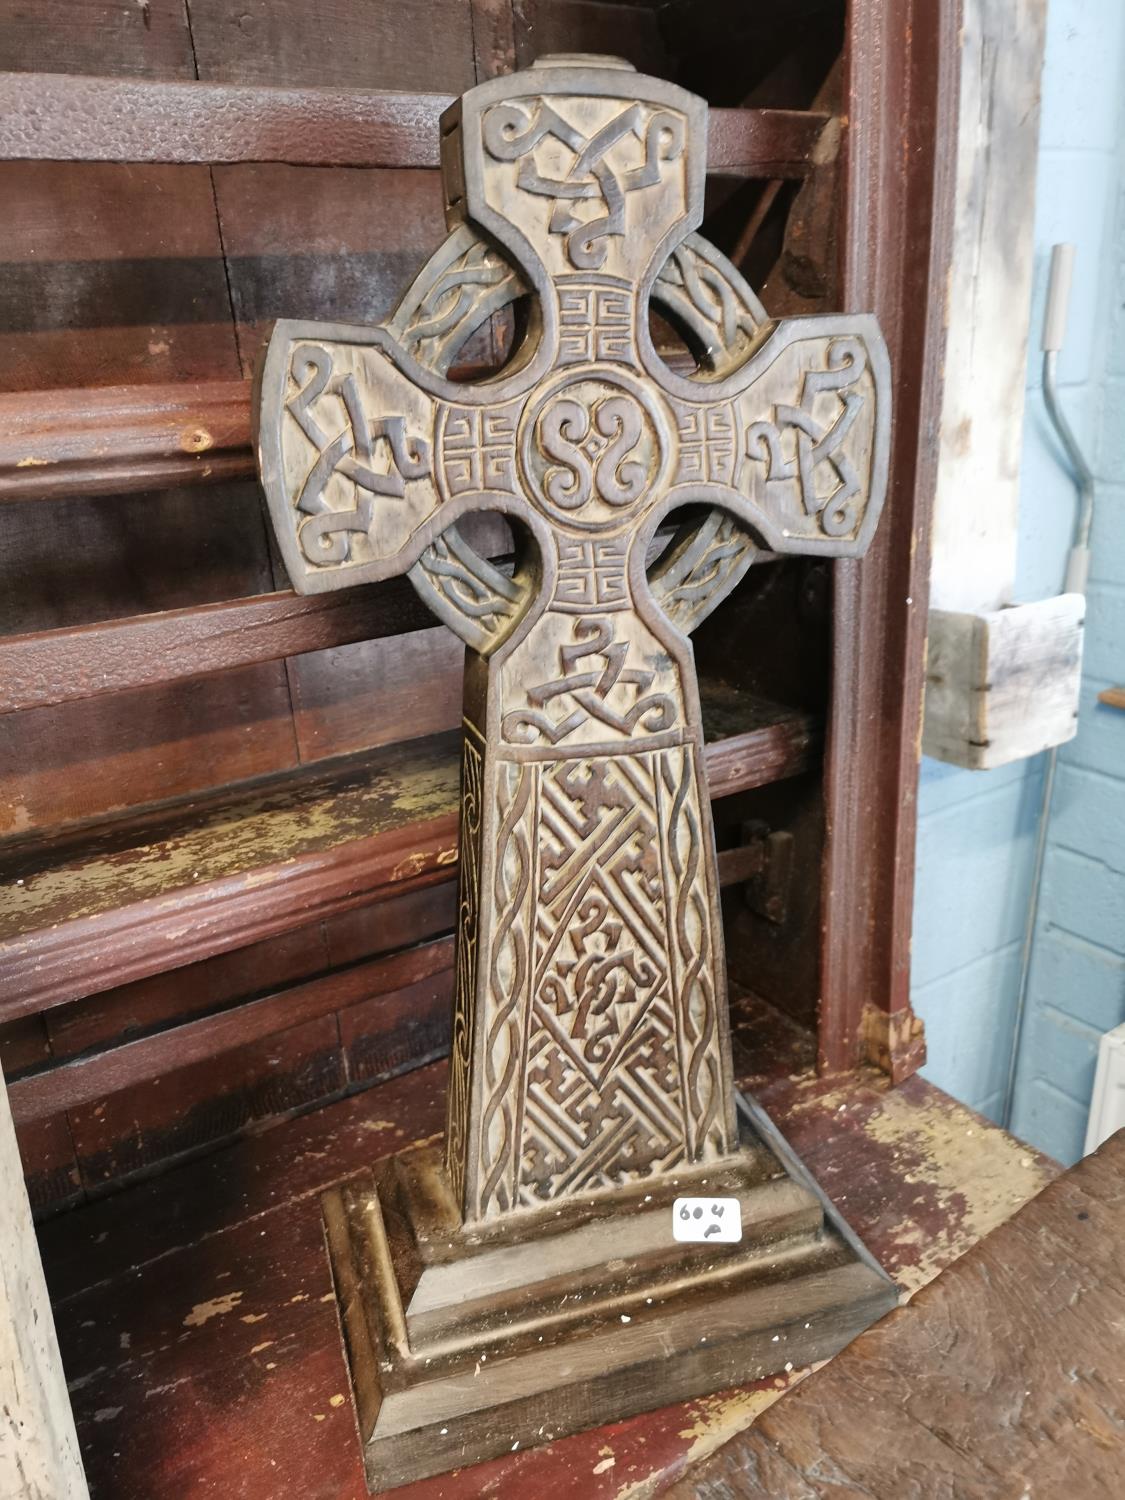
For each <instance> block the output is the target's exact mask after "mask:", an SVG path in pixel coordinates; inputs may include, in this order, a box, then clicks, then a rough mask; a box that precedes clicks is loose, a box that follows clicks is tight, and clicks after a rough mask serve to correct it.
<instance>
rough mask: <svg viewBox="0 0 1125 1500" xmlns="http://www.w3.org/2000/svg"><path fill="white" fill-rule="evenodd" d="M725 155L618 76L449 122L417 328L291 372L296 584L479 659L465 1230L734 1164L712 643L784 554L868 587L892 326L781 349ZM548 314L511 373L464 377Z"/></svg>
mask: <svg viewBox="0 0 1125 1500" xmlns="http://www.w3.org/2000/svg"><path fill="white" fill-rule="evenodd" d="M705 143H706V106H705V104H704V102H703V101H702V100H701V99H698V98H696V97H694V96H693V95H691V94H688V93H686V92H685V91H684V90H682V89H680V88H677V87H675V86H673V85H671V84H669V83H665V82H662V81H660V80H657V79H653V78H646V77H643V76H640V75H638V74H637V73H635V72H634V71H633V70H632V69H631V68H630V67H629V66H628V65H626V64H623V63H620V62H617V61H615V60H613V59H608V58H593V59H574V58H569V57H566V58H550V57H548V58H544V59H542V60H541V61H540V62H539V63H538V64H536V66H535V67H533V68H532V69H530V70H529V71H527V72H522V73H517V74H515V75H513V76H511V77H505V78H499V79H496V80H493V81H492V82H489V83H485V84H482V85H480V86H479V87H477V88H474V89H472V90H470V91H469V93H467V94H466V95H465V96H464V97H463V98H462V99H461V100H460V101H458V102H457V103H456V104H455V105H453V106H452V107H451V108H450V109H449V110H448V111H447V113H446V114H445V116H443V120H442V172H443V179H444V184H445V195H446V216H447V221H448V225H449V235H448V237H447V238H446V240H445V241H444V243H443V244H442V245H441V246H440V247H439V248H438V249H437V251H436V252H435V253H434V255H433V256H431V258H430V260H429V261H428V263H427V264H426V266H425V267H424V268H423V270H422V271H421V272H420V273H419V275H418V276H417V277H416V278H415V280H414V282H413V283H412V285H411V286H410V287H409V289H408V290H407V292H406V293H405V295H404V296H403V298H402V300H401V302H400V303H399V305H398V307H397V309H396V310H395V312H394V314H393V315H392V316H391V318H390V319H389V320H388V321H387V323H386V324H384V325H382V326H380V327H377V328H350V327H345V326H336V325H325V324H317V323H300V322H291V321H283V322H279V323H278V324H277V325H276V326H275V328H274V330H273V333H272V336H271V338H270V342H269V346H268V350H267V353H266V358H265V362H264V366H263V370H262V380H261V402H260V414H259V434H258V444H259V462H260V468H261V475H262V481H263V484H264V487H265V490H266V494H267V496H268V500H269V506H270V511H271V515H272V518H273V523H274V527H275V529H276V532H277V536H278V540H279V543H280V546H281V550H282V553H283V556H284V559H285V563H286V566H287V568H288V571H289V575H290V578H291V579H292V581H293V584H294V587H295V588H296V589H298V590H299V591H300V592H302V593H313V592H320V591H322V590H326V589H335V588H346V587H348V586H350V585H351V584H356V583H364V582H369V581H373V580H378V579H385V578H388V577H389V576H391V575H393V574H398V573H402V572H405V573H407V575H408V576H409V578H410V579H411V582H412V583H413V585H414V587H415V588H416V590H417V591H418V593H419V594H420V595H421V597H422V598H423V599H424V600H425V601H426V603H427V604H428V605H429V606H430V607H431V609H432V610H433V611H434V613H435V614H436V615H437V616H438V617H439V618H440V619H442V620H443V621H444V622H445V623H446V624H447V625H449V626H450V627H451V628H452V629H453V630H454V631H456V632H457V634H458V635H459V636H460V637H461V638H462V639H463V640H464V641H465V643H466V645H467V646H468V647H469V648H470V655H469V658H468V663H467V670H466V690H465V748H464V764H463V809H462V839H461V919H460V933H459V945H460V946H459V956H458V993H457V1004H456V1012H455V1020H454V1047H453V1063H452V1075H451V1084H450V1112H449V1127H448V1139H447V1148H446V1167H447V1172H448V1174H449V1178H450V1181H451V1183H452V1185H453V1190H454V1192H455V1195H456V1196H457V1199H458V1201H459V1203H460V1207H461V1212H462V1215H463V1217H464V1218H465V1219H466V1220H473V1219H484V1218H488V1217H490V1216H495V1215H497V1214H503V1213H508V1212H512V1211H515V1210H517V1209H520V1208H528V1207H535V1206H536V1205H539V1204H542V1203H544V1202H548V1201H553V1200H554V1199H555V1198H557V1197H561V1196H566V1195H569V1194H576V1193H586V1192H596V1191H598V1190H600V1189H604V1188H607V1187H612V1186H614V1185H615V1184H618V1183H620V1182H622V1181H625V1180H627V1179H629V1178H632V1177H635V1176H638V1175H641V1176H643V1175H651V1174H654V1173H661V1172H664V1171H671V1170H674V1169H676V1168H677V1167H680V1166H682V1165H683V1164H684V1163H691V1162H699V1161H706V1160H709V1159H712V1158H720V1157H722V1156H724V1155H726V1154H729V1153H730V1152H731V1151H732V1150H733V1149H734V1112H733V1103H732V1085H731V1067H730V1055H729V1044H728V1041H727V1031H726V1009H725V991H724V983H723V957H722V933H721V923H720V917H719V909H718V888H717V878H716V872H715V865H714V854H713V840H712V836H711V824H710V808H709V802H708V799H707V796H706V791H705V787H704V786H703V782H702V769H701V752H702V734H701V729H700V723H699V707H698V697H697V692H696V686H695V677H694V668H693V664H692V657H691V647H690V643H689V641H688V639H687V637H688V635H689V633H690V631H691V630H693V629H694V628H695V626H696V625H697V624H698V623H699V622H700V620H702V619H703V618H704V617H705V616H706V615H707V614H708V613H709V612H710V611H711V610H713V609H714V608H715V606H716V605H717V604H718V603H719V602H720V600H721V599H722V598H723V597H725V595H726V594H727V593H729V591H730V589H731V588H733V587H734V585H735V584H736V583H737V581H738V580H739V578H740V577H741V576H742V575H743V573H744V572H745V571H746V569H747V568H748V567H749V565H750V563H751V562H752V560H753V557H754V555H755V551H756V550H757V549H758V548H759V547H763V546H764V547H767V548H769V549H771V550H773V551H775V552H779V553H806V554H810V555H812V554H820V555H822V556H830V557H855V556H858V555H859V554H860V553H862V552H863V550H864V549H865V547H866V546H867V544H868V541H869V540H870V537H871V534H872V531H873V529H874V526H875V524H876V521H877V519H878V515H879V510H880V507H881V505H882V501H883V493H884V489H885V484H886V470H887V454H888V446H889V428H890V398H889V370H888V362H887V355H886V350H885V347H884V344H883V340H882V338H881V336H880V333H879V330H878V327H877V326H876V323H875V321H874V319H873V318H871V317H867V316H862V315H859V316H854V315H852V316H839V317H802V318H794V319H790V320H785V321H781V322H771V321H770V320H769V319H768V318H767V316H766V314H765V312H764V310H763V308H762V306H761V304H760V303H759V301H758V299H757V298H756V297H755V295H754V293H753V292H752V291H751V290H750V288H749V287H748V286H747V285H746V283H745V281H744V280H743V279H742V277H741V276H740V275H739V274H738V272H737V271H736V270H735V268H734V267H733V266H732V265H731V264H730V263H729V262H728V261H727V260H726V259H725V258H724V257H723V256H722V255H721V254H720V253H719V252H718V251H717V250H716V249H715V248H714V247H713V246H711V245H709V244H708V243H707V242H706V241H705V240H703V239H702V238H700V237H699V236H698V235H697V234H696V233H695V231H696V229H697V227H698V225H699V223H700V221H701V218H702V213H703V192H704V175H705V165H706V164H705V159H704V156H705ZM521 299H522V304H523V305H524V306H525V307H526V308H527V315H526V317H525V318H524V320H523V321H524V324H525V328H524V332H523V336H522V338H521V340H520V341H519V343H518V345H517V347H516V348H515V349H514V351H513V353H512V355H511V357H510V358H509V360H508V362H507V364H506V365H505V367H504V368H503V369H502V370H500V371H499V373H498V374H496V375H493V376H491V377H490V378H487V379H483V380H481V381H479V382H476V383H464V382H456V381H453V380H451V379H450V378H449V370H450V368H451V366H452V365H453V364H454V362H455V360H456V357H457V355H458V353H459V351H460V350H462V349H463V348H464V346H465V344H466V342H467V341H468V339H469V338H470V337H471V336H472V335H473V334H474V333H475V332H477V331H478V330H479V329H480V328H481V327H482V326H483V325H484V324H485V323H486V322H487V320H488V319H489V318H490V317H491V316H492V315H493V314H494V313H497V312H500V311H501V310H502V309H504V308H506V307H509V306H510V305H511V304H513V303H515V302H517V301H518V300H521ZM650 308H656V309H658V310H659V311H660V312H661V313H662V314H664V315H665V316H666V317H667V318H668V319H669V320H670V321H671V322H672V323H673V324H674V325H675V326H677V327H678V328H679V329H681V330H682V331H683V333H684V336H685V339H686V341H687V342H688V345H689V347H690V348H691V350H692V351H693V352H694V354H695V355H696V359H697V367H696V369H695V370H694V372H692V373H682V372H677V371H675V370H673V369H671V368H670V367H669V366H668V365H667V364H666V363H665V362H664V361H663V360H662V358H661V357H660V355H659V354H658V353H657V351H656V349H655V348H654V346H653V343H652V339H651V337H650V334H649V321H648V314H649V310H650ZM688 505H690V506H692V507H694V509H693V511H692V512H691V516H692V519H691V520H690V521H688V522H687V523H686V524H684V525H683V526H682V527H681V528H680V530H679V531H678V532H677V533H676V534H675V536H674V538H673V540H672V541H671V543H670V544H669V545H668V546H666V547H665V549H664V551H663V553H662V554H661V555H660V556H659V557H657V558H656V560H655V561H650V559H651V557H652V554H653V551H654V548H653V541H654V537H655V534H656V532H657V530H658V528H659V527H660V526H661V524H662V522H664V521H665V518H666V517H668V516H669V514H670V513H671V512H672V511H675V510H677V509H680V508H682V507H685V506H688ZM473 511H493V512H497V511H498V512H502V513H504V514H506V515H507V516H509V517H510V518H511V519H512V521H513V522H515V523H516V526H517V529H519V530H520V531H521V532H522V533H524V534H526V535H527V536H529V537H530V539H531V542H532V543H533V546H531V547H530V548H527V549H526V555H524V554H521V557H520V561H519V562H518V565H517V566H516V568H515V570H514V571H508V570H505V569H501V568H498V567H496V566H494V565H493V564H492V563H491V562H489V561H488V560H487V559H485V558H482V557H481V556H480V555H479V554H478V553H477V552H476V551H475V550H474V549H473V548H472V547H471V546H469V545H468V544H467V543H466V541H465V540H464V539H463V538H462V537H461V535H460V534H459V532H458V530H457V522H458V521H459V520H460V519H461V518H462V517H464V516H466V515H468V514H470V513H471V512H473Z"/></svg>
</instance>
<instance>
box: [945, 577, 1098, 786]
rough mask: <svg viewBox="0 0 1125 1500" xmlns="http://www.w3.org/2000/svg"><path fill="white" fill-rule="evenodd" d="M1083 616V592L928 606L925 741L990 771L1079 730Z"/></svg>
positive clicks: (952, 758) (956, 760)
mask: <svg viewBox="0 0 1125 1500" xmlns="http://www.w3.org/2000/svg"><path fill="white" fill-rule="evenodd" d="M1085 620H1086V600H1085V597H1084V596H1083V595H1082V594H1059V595H1057V596H1055V597H1054V598H1051V599H1038V600H1036V601H1035V602H1034V603H1032V604H1017V605H1013V606H1012V608H1010V609H994V610H975V611H971V612H970V611H968V610H946V609H931V610H930V633H929V641H928V649H927V656H926V718H925V724H924V726H923V732H922V749H923V751H924V752H925V753H926V754H927V755H932V756H934V757H935V758H936V759H937V760H944V761H948V762H950V763H951V764H952V765H955V766H966V767H968V768H969V769H970V770H974V771H987V770H991V769H992V768H993V767H994V766H1003V765H1007V764H1008V763H1009V762H1010V761H1013V760H1022V759H1024V758H1025V757H1027V756H1029V755H1038V754H1039V753H1040V751H1043V750H1048V749H1050V748H1051V746H1053V745H1062V744H1065V743H1066V741H1067V740H1072V739H1073V738H1074V736H1075V735H1076V734H1077V733H1078V693H1079V687H1080V685H1081V679H1082V644H1083V626H1084V624H1085Z"/></svg>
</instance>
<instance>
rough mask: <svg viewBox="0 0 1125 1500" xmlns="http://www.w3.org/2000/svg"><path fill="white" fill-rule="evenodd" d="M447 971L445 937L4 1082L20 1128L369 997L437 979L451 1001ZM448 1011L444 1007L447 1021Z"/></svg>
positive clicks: (449, 948) (449, 951) (449, 949)
mask: <svg viewBox="0 0 1125 1500" xmlns="http://www.w3.org/2000/svg"><path fill="white" fill-rule="evenodd" d="M452 968H453V941H452V939H451V938H443V939H441V940H440V941H438V942H432V943H423V944H421V945H419V946H417V947H413V948H407V949H406V950H405V951H404V952H402V953H396V954H394V955H393V956H391V957H389V958H377V959H371V960H369V961H367V962H365V963H360V964H356V965H353V966H352V967H350V968H346V969H342V970H339V971H336V972H334V973H331V974H327V975H324V976H322V977H320V978H317V979H311V980H309V981H308V982H306V983H305V984H297V985H290V986H288V987H287V988H286V989H282V990H278V991H277V992H276V993H275V994H272V995H263V996H261V997H260V998H259V999H257V1000H249V1001H247V1002H246V1003H245V1004H243V1005H240V1006H235V1007H233V1008H231V1009H228V1010H224V1011H219V1012H216V1013H215V1014H212V1015H203V1016H198V1017H196V1018H195V1019H194V1020H190V1021H185V1022H184V1023H183V1024H182V1025H179V1026H175V1027H171V1028H169V1029H167V1030H164V1031H157V1032H153V1033H152V1035H150V1036H141V1037H137V1038H135V1039H134V1040H132V1041H125V1042H123V1043H122V1044H121V1045H120V1046H118V1047H114V1048H110V1049H107V1050H103V1051H101V1052H96V1053H93V1054H91V1055H89V1056H84V1057H83V1056H80V1057H76V1058H75V1059H74V1060H73V1061H71V1062H68V1063H66V1064H64V1065H63V1066H62V1067H57V1068H53V1069H51V1070H49V1071H47V1072H43V1073H41V1074H38V1075H30V1076H27V1077H24V1078H22V1079H14V1080H13V1081H12V1082H11V1083H10V1085H9V1097H10V1098H11V1100H12V1111H13V1116H14V1118H15V1119H16V1122H17V1124H22V1123H24V1122H25V1121H28V1120H32V1119H39V1118H42V1117H44V1116H47V1115H50V1114H54V1113H56V1112H57V1111H59V1110H76V1109H80V1108H82V1107H84V1106H86V1105H95V1104H98V1103H99V1102H100V1103H104V1102H105V1100H106V1099H107V1098H108V1097H109V1096H110V1095H111V1094H118V1093H121V1092H124V1091H128V1090H133V1089H137V1088H140V1087H142V1086H147V1085H148V1084H149V1083H150V1082H151V1081H152V1080H156V1079H164V1078H166V1077H168V1076H170V1075H172V1074H176V1073H179V1072H180V1070H182V1069H184V1068H188V1067H192V1066H194V1065H195V1064H196V1063H204V1062H207V1061H209V1060H214V1059H216V1058H220V1057H225V1055H226V1054H227V1053H229V1052H234V1051H237V1050H239V1049H240V1048H243V1047H246V1046H249V1045H251V1044H252V1043H254V1044H256V1043H259V1042H263V1043H264V1042H268V1041H269V1039H270V1038H271V1037H273V1036H279V1035H281V1034H282V1033H283V1032H285V1031H288V1030H290V1029H291V1028H292V1027H294V1026H298V1025H303V1024H304V1023H305V1022H308V1021H319V1020H323V1018H324V1017H325V1016H331V1015H335V1013H336V1012H337V1011H338V1010H345V1009H347V1008H348V1007H351V1006H356V1005H360V1004H361V1003H363V1002H366V1001H369V1000H371V999H372V997H373V996H380V997H381V996H384V995H386V994H389V993H392V992H394V991H396V990H403V989H408V988H412V987H413V986H415V985H418V984H420V983H424V982H433V981H434V980H435V979H440V981H441V983H440V985H439V988H440V989H441V991H442V993H443V994H444V995H445V998H446V1000H447V1001H448V1000H449V998H450V995H451V993H452V992H451V991H450V989H449V985H448V982H447V981H448V977H449V975H450V974H451V972H452ZM448 1010H449V1007H448V1004H447V1005H446V1013H447V1015H446V1020H447V1021H448ZM442 1045H444V1034H443V1038H442V1039H439V1042H438V1044H437V1046H435V1047H431V1048H429V1049H428V1050H429V1051H430V1052H433V1051H435V1050H438V1049H439V1048H440V1047H441V1046H442ZM411 1057H412V1058H413V1059H414V1061H415V1062H417V1061H419V1060H420V1058H421V1055H420V1054H419V1053H418V1052H417V1051H415V1052H413V1053H410V1052H406V1053H405V1057H404V1060H408V1059H409V1058H411ZM384 1071H390V1070H389V1069H387V1070H384ZM325 1092H326V1093H330V1092H332V1090H331V1089H326V1090H325ZM280 1112H281V1111H280V1110H276V1111H274V1113H280Z"/></svg>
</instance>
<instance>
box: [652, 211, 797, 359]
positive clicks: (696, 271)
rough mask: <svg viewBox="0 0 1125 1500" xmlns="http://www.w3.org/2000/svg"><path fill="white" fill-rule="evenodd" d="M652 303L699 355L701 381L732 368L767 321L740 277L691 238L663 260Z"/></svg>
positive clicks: (750, 346) (700, 242)
mask: <svg viewBox="0 0 1125 1500" xmlns="http://www.w3.org/2000/svg"><path fill="white" fill-rule="evenodd" d="M653 299H654V301H656V302H657V303H658V304H659V305H661V306H662V307H663V308H664V310H665V312H667V313H668V314H670V315H671V317H672V319H673V321H676V322H679V323H680V324H681V325H682V326H683V327H684V329H685V330H686V332H687V333H688V334H689V335H690V337H691V339H692V342H693V343H694V345H695V347H696V350H697V352H698V354H699V356H700V369H699V372H698V377H697V378H699V379H700V380H712V379H719V378H722V377H723V376H725V375H728V374H730V372H731V370H733V369H736V368H737V367H738V365H739V364H741V363H742V361H743V360H744V359H745V358H746V356H747V354H748V353H749V352H750V350H751V349H752V348H753V347H754V345H755V344H756V343H757V342H758V339H759V337H760V336H761V333H762V331H763V330H764V329H765V328H766V326H767V324H768V322H769V320H768V318H767V317H766V312H765V309H764V308H763V307H762V304H761V303H760V302H759V301H758V299H757V297H755V296H754V294H753V292H752V291H751V290H750V288H749V287H748V286H747V285H746V283H745V282H744V281H743V279H742V277H741V276H739V275H738V274H737V272H735V271H734V268H733V267H732V266H731V265H730V263H729V262H728V261H726V260H725V258H723V257H721V256H719V255H717V254H716V253H715V251H714V249H713V247H711V246H710V245H708V244H707V242H706V240H703V239H700V237H699V236H698V235H694V234H693V235H691V236H690V237H689V238H688V239H687V240H685V241H684V243H683V244H682V245H680V246H678V248H677V249H675V250H673V251H672V254H671V255H670V256H669V257H668V260H667V261H666V263H665V265H664V267H663V269H662V270H661V272H660V275H659V277H658V278H657V281H656V285H655V287H654V288H653Z"/></svg>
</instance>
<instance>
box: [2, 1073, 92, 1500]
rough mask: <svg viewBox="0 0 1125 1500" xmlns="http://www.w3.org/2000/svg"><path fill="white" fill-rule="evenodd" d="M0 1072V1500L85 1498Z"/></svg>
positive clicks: (45, 1288) (67, 1401)
mask: <svg viewBox="0 0 1125 1500" xmlns="http://www.w3.org/2000/svg"><path fill="white" fill-rule="evenodd" d="M88 1496H89V1491H88V1490H87V1488H86V1478H85V1475H84V1474H83V1472H82V1460H81V1458H80V1457H79V1453H78V1439H77V1437H76V1435H75V1431H74V1416H73V1414H72V1412H71V1410H70V1398H69V1396H68V1395H67V1390H66V1380H65V1377H64V1376H63V1369H62V1361H61V1360H60V1359H59V1348H58V1343H57V1342H56V1339H55V1321H54V1317H53V1316H52V1314H51V1304H50V1302H49V1300H48V1298H47V1285H46V1282H45V1281H44V1279H43V1266H42V1263H41V1262H40V1259H39V1246H38V1243H37V1241H36V1238H35V1228H34V1226H33V1224H32V1222H31V1205H30V1204H29V1203H28V1201H27V1190H26V1188H25V1187H24V1181H23V1167H22V1165H21V1162H20V1153H19V1147H18V1146H17V1144H16V1132H15V1127H14V1126H13V1124H12V1111H11V1109H10V1107H9V1105H8V1091H7V1089H6V1088H5V1086H4V1079H3V1075H0V1500H88Z"/></svg>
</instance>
